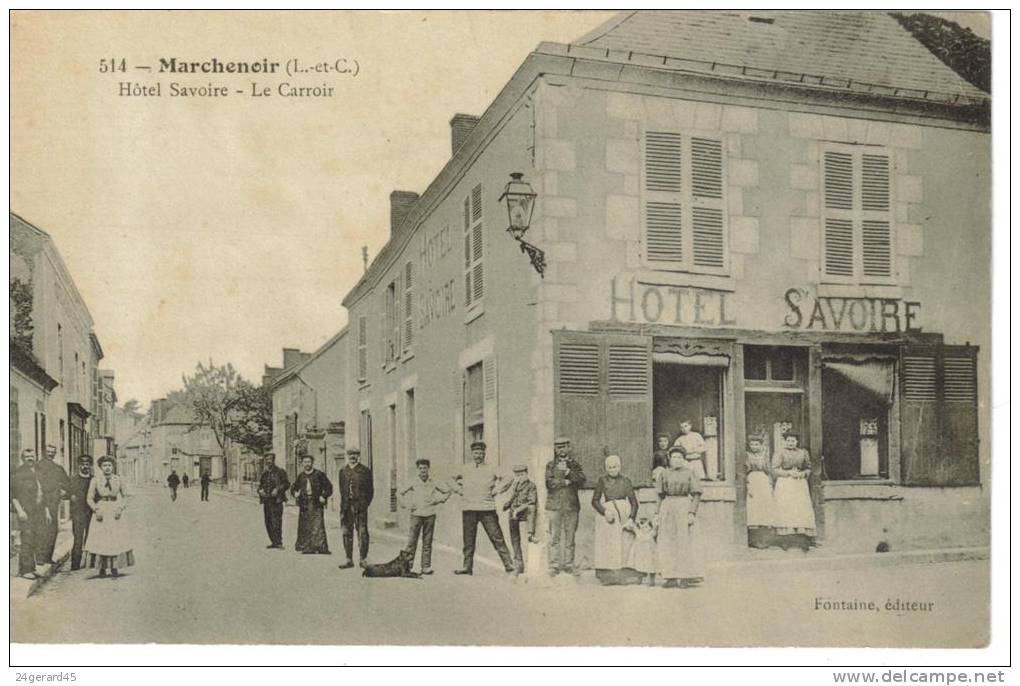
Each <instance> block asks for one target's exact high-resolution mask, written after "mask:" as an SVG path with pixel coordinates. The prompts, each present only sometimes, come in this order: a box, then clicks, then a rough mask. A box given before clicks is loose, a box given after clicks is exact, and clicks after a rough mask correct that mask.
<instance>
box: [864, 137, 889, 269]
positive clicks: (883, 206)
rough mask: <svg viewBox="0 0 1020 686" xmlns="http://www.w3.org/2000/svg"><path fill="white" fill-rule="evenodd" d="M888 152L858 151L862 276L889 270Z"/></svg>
mask: <svg viewBox="0 0 1020 686" xmlns="http://www.w3.org/2000/svg"><path fill="white" fill-rule="evenodd" d="M889 166H890V165H889V156H888V155H883V154H863V155H861V212H862V222H861V268H862V273H863V275H864V276H865V277H879V278H889V277H891V276H892V275H893V274H892V223H891V217H890V212H889Z"/></svg>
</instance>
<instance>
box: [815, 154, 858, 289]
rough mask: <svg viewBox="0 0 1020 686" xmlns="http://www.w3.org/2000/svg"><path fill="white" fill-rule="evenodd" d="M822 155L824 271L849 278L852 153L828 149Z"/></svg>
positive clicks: (851, 223) (852, 202) (830, 274)
mask: <svg viewBox="0 0 1020 686" xmlns="http://www.w3.org/2000/svg"><path fill="white" fill-rule="evenodd" d="M823 159H824V162H823V167H824V170H823V181H824V185H825V188H824V196H825V220H824V235H823V238H822V240H823V246H824V252H825V258H824V266H825V274H826V275H827V276H835V277H846V278H848V279H849V278H852V277H853V275H854V271H855V269H854V263H855V260H854V222H853V220H854V213H853V210H854V165H853V156H852V155H851V154H850V153H846V152H836V151H832V150H829V151H826V152H825V155H824V158H823Z"/></svg>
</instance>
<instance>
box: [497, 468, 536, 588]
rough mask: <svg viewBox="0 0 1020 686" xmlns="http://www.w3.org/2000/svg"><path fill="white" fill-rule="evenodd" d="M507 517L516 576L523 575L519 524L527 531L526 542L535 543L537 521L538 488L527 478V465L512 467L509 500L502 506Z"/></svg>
mask: <svg viewBox="0 0 1020 686" xmlns="http://www.w3.org/2000/svg"><path fill="white" fill-rule="evenodd" d="M503 509H504V510H506V512H507V514H508V516H509V519H510V521H509V526H510V547H512V548H513V552H514V568H515V569H516V570H517V573H518V574H522V573H524V554H523V552H522V549H521V523H522V522H523V523H524V526H525V527H526V529H527V534H528V542H529V543H537V542H538V539H536V538H535V525H536V520H537V519H538V516H537V515H538V512H537V511H536V510H537V509H538V488H537V487H536V486H535V482H534V481H532V480H531V479H529V478H528V465H526V464H519V465H517V466H515V467H514V481H513V490H511V491H510V499H509V500H507V501H506V503H504V504H503Z"/></svg>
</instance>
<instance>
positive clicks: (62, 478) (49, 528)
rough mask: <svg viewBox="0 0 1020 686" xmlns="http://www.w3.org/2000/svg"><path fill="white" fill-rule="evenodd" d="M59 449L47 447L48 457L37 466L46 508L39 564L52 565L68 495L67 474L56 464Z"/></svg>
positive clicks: (38, 555) (38, 553)
mask: <svg viewBox="0 0 1020 686" xmlns="http://www.w3.org/2000/svg"><path fill="white" fill-rule="evenodd" d="M56 457H57V448H56V446H53V445H48V446H46V455H45V457H43V459H42V460H40V461H39V464H37V465H36V466H35V471H36V474H37V475H38V476H39V483H40V484H41V485H42V491H43V507H45V508H46V515H45V518H44V519H45V524H46V528H45V530H44V534H43V540H42V543H41V545H40V549H39V550H38V551H37V553H36V557H37V558H38V559H37V562H38V563H39V564H44V565H51V564H53V563H54V561H53V549H54V548H56V547H57V523H58V522H59V520H60V501H61V499H63V497H64V494H65V493H67V489H68V481H67V472H65V471H64V468H63V467H61V466H60V465H59V464H57V462H56Z"/></svg>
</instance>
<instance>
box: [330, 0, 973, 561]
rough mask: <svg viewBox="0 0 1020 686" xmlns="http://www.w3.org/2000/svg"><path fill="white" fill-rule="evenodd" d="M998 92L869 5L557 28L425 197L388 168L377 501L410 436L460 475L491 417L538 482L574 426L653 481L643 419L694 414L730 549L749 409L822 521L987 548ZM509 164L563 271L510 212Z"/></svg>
mask: <svg viewBox="0 0 1020 686" xmlns="http://www.w3.org/2000/svg"><path fill="white" fill-rule="evenodd" d="M862 46H865V47H866V48H867V49H862ZM890 64H893V65H896V68H895V69H894V70H891V69H889V68H888V66H887V65H890ZM988 115H989V96H988V94H987V93H984V92H983V91H980V90H979V89H977V88H976V87H974V86H972V85H970V84H969V83H967V82H966V81H964V80H963V79H962V78H960V77H959V76H958V75H957V74H956V73H954V72H953V71H952V70H950V69H949V68H948V67H946V66H945V65H944V64H943V63H942V62H940V61H939V59H938V58H936V57H935V56H934V55H933V54H931V53H930V52H928V50H927V49H926V48H924V46H922V45H921V44H920V43H919V42H918V41H917V40H915V39H914V37H913V36H912V35H911V34H910V33H909V32H907V31H906V30H905V29H903V28H902V27H901V26H900V25H899V23H898V22H897V21H896V20H895V19H894V18H892V17H891V16H889V15H887V14H884V13H879V12H868V13H824V12H750V13H748V12H736V11H713V12H682V13H672V12H664V13H663V12H644V11H639V12H627V13H623V14H621V15H620V17H619V18H618V19H617V20H615V21H613V22H610V23H609V24H607V25H605V26H603V27H601V28H600V29H598V30H596V31H595V32H593V33H591V34H589V35H588V36H585V37H584V38H582V39H580V40H579V41H577V42H576V43H575V44H572V45H559V44H550V43H543V44H541V45H539V47H538V48H537V49H536V50H535V52H533V53H532V54H531V55H529V57H528V58H527V59H526V60H525V62H524V63H523V64H522V65H521V66H520V67H519V69H518V70H517V72H516V73H515V74H514V76H513V77H512V78H511V80H510V81H509V83H507V84H506V86H505V87H504V88H503V90H502V91H501V92H500V93H499V95H498V96H497V97H496V99H495V100H494V101H493V102H492V104H491V105H490V106H489V108H488V109H487V110H486V111H485V113H484V114H483V115H482V116H481V117H480V118H472V117H467V116H465V115H458V116H457V117H455V118H454V120H453V121H452V122H451V133H452V157H451V159H450V161H449V162H448V163H447V165H446V166H445V167H444V168H443V170H442V171H441V172H440V173H439V175H438V176H437V177H436V178H435V179H434V180H433V181H432V183H431V184H430V185H429V186H428V187H427V189H426V190H425V191H424V192H423V193H422V195H421V196H420V197H412V196H413V195H414V194H409V193H403V192H397V193H394V195H393V196H391V212H392V216H391V227H390V232H391V233H390V238H389V241H388V242H387V244H386V246H385V247H384V248H383V250H382V251H381V253H380V254H379V255H378V256H377V257H376V258H375V260H374V261H373V263H372V265H371V267H370V268H369V269H368V271H367V273H366V274H365V276H364V277H363V279H362V280H361V281H360V282H359V283H358V284H357V285H356V286H355V288H354V289H353V290H352V291H351V292H350V293H349V294H348V295H347V297H346V298H345V300H344V304H345V306H347V307H348V309H349V322H350V323H349V327H350V332H351V333H350V335H349V336H348V337H347V338H348V340H347V346H346V347H347V350H348V358H349V359H348V364H347V370H346V383H345V387H346V389H347V397H346V403H347V412H346V417H347V425H348V427H349V436H348V442H349V443H351V444H353V445H358V446H360V447H361V450H362V454H363V458H364V459H363V461H365V462H366V463H368V464H369V465H370V466H371V467H372V468H373V471H374V474H375V482H376V494H377V495H376V500H375V502H374V503H373V517H374V518H375V519H376V520H377V521H378V520H387V519H390V518H393V517H394V516H395V515H396V514H397V511H398V509H397V503H396V493H397V492H398V491H399V490H400V488H401V485H402V484H406V483H407V482H408V480H409V479H410V478H412V476H413V473H414V466H413V465H414V460H415V459H416V458H417V457H419V456H422V457H427V458H429V459H431V460H432V463H433V465H434V471H436V472H437V473H438V474H439V475H440V476H441V477H442V476H452V475H454V474H456V473H457V472H458V471H459V470H460V468H461V466H462V465H463V464H465V462H466V461H467V460H469V455H468V453H469V450H468V447H469V446H470V443H471V442H472V441H473V440H484V441H485V442H486V443H487V444H488V446H489V460H490V461H492V462H494V463H496V464H497V465H499V466H500V467H502V468H504V470H505V471H506V472H507V473H508V474H509V470H510V466H511V465H512V464H514V463H517V462H525V463H527V464H529V466H530V467H531V470H530V471H531V475H532V478H533V479H534V480H535V481H536V482H539V486H540V489H542V490H544V486H543V484H542V483H541V481H542V479H541V473H542V472H541V470H542V468H543V467H544V464H545V463H546V462H547V461H548V460H549V459H550V457H551V453H552V449H551V446H552V440H553V437H554V435H558V434H565V435H568V436H570V437H571V438H572V439H573V446H574V452H575V454H576V456H577V457H578V458H579V459H580V460H581V462H582V464H583V465H584V469H585V473H586V475H587V477H588V481H589V486H590V485H591V484H592V483H593V482H594V480H595V479H597V478H598V476H599V475H600V474H602V472H603V460H604V457H605V456H606V455H609V454H618V455H620V456H621V458H622V459H623V464H624V473H626V474H627V475H628V476H629V477H630V478H631V479H632V480H633V481H634V482H635V483H636V484H638V485H640V486H642V487H648V486H650V484H651V467H652V452H653V437H654V436H655V435H656V434H657V433H660V432H664V433H669V434H670V435H671V438H675V437H676V435H677V433H678V429H679V425H680V423H681V422H683V421H689V422H690V423H691V424H692V425H693V428H694V430H695V431H697V432H699V433H700V434H702V435H703V437H704V438H705V442H706V445H707V450H706V457H705V460H706V467H707V477H708V479H707V480H706V481H705V482H704V484H703V486H704V491H705V493H704V501H703V503H704V504H703V506H702V510H701V516H700V519H699V521H700V526H701V527H702V530H703V532H704V533H705V540H706V541H707V542H708V544H709V546H710V548H711V549H712V553H711V554H713V555H716V556H725V555H728V554H732V553H733V552H734V551H736V550H739V549H741V548H742V547H743V546H745V545H746V528H745V527H746V478H745V472H746V464H745V447H746V441H747V438H748V436H750V435H756V436H759V437H761V438H762V439H763V440H764V441H765V443H766V445H767V447H768V448H769V449H770V450H774V449H775V447H776V446H777V445H778V443H779V442H780V441H781V440H782V439H783V437H784V436H785V435H786V434H788V433H797V434H798V435H799V436H800V438H801V445H802V447H805V448H806V449H807V450H808V451H809V453H810V455H811V466H812V473H811V478H810V491H811V495H812V500H813V505H814V509H815V514H816V520H817V522H818V530H819V542H820V543H821V544H822V545H825V546H831V547H833V548H837V549H839V550H842V551H858V552H866V551H873V550H874V549H875V548H876V545H877V544H879V543H881V542H885V543H886V544H887V545H889V546H891V547H894V548H900V549H902V548H925V547H943V546H963V545H986V544H987V542H988V527H989V501H988V489H987V486H988V483H989V481H988V476H989V463H990V446H989V440H988V437H989V431H988V429H989V416H990V415H989V407H988V398H989V397H990V396H989V391H988V389H989V383H990V375H989V355H988V349H989V344H990V316H991V315H990V307H989V302H990V280H989V276H988V264H989V260H990V222H991V217H990V136H989V132H990V128H989V119H988ZM946 160H952V164H951V165H950V164H946ZM513 172H521V173H523V174H524V178H525V180H526V181H528V182H529V183H530V184H531V186H532V187H533V189H534V191H535V192H536V194H537V199H536V203H535V211H534V215H533V217H532V220H531V222H530V228H529V229H528V231H527V233H526V236H525V239H526V241H527V242H528V243H530V244H532V245H534V246H537V247H538V248H539V249H540V250H541V251H542V253H543V254H542V258H543V259H542V260H535V261H534V262H535V264H537V265H538V266H539V267H542V268H543V271H544V274H543V275H539V273H537V272H538V269H537V268H533V264H532V261H530V260H529V256H528V254H526V253H525V252H524V251H523V249H522V247H521V246H520V244H518V243H517V242H515V241H514V240H512V238H511V237H510V236H509V235H508V233H507V231H506V228H507V225H508V217H507V207H506V206H505V205H504V204H503V203H502V202H501V199H500V196H501V192H502V191H503V188H504V186H505V184H506V183H507V180H508V176H509V174H510V173H513ZM587 493H588V495H587V500H585V497H584V496H583V495H582V517H581V522H582V523H581V530H580V533H579V548H578V558H579V560H580V561H581V562H582V564H583V563H584V560H585V559H586V558H587V559H588V561H590V555H591V535H592V534H591V531H592V523H593V518H594V510H593V509H592V508H591V507H590V506H589V505H588V504H587V502H588V501H590V493H591V492H590V491H587ZM380 496H381V497H380ZM641 500H642V503H643V505H642V507H643V508H649V509H650V508H653V507H654V501H655V496H654V492H653V491H652V490H651V489H650V488H642V491H641ZM455 501H456V498H455V499H454V502H455ZM454 512H455V508H454V507H452V506H451V507H450V508H449V514H448V515H444V514H442V513H441V514H440V518H439V519H440V522H439V524H438V535H439V536H440V537H441V538H445V539H446V540H447V541H449V542H451V543H455V542H457V541H458V537H459V517H456V516H455V515H454ZM444 519H445V522H444ZM947 519H951V520H952V521H953V526H945V525H944V523H945V521H947Z"/></svg>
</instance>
